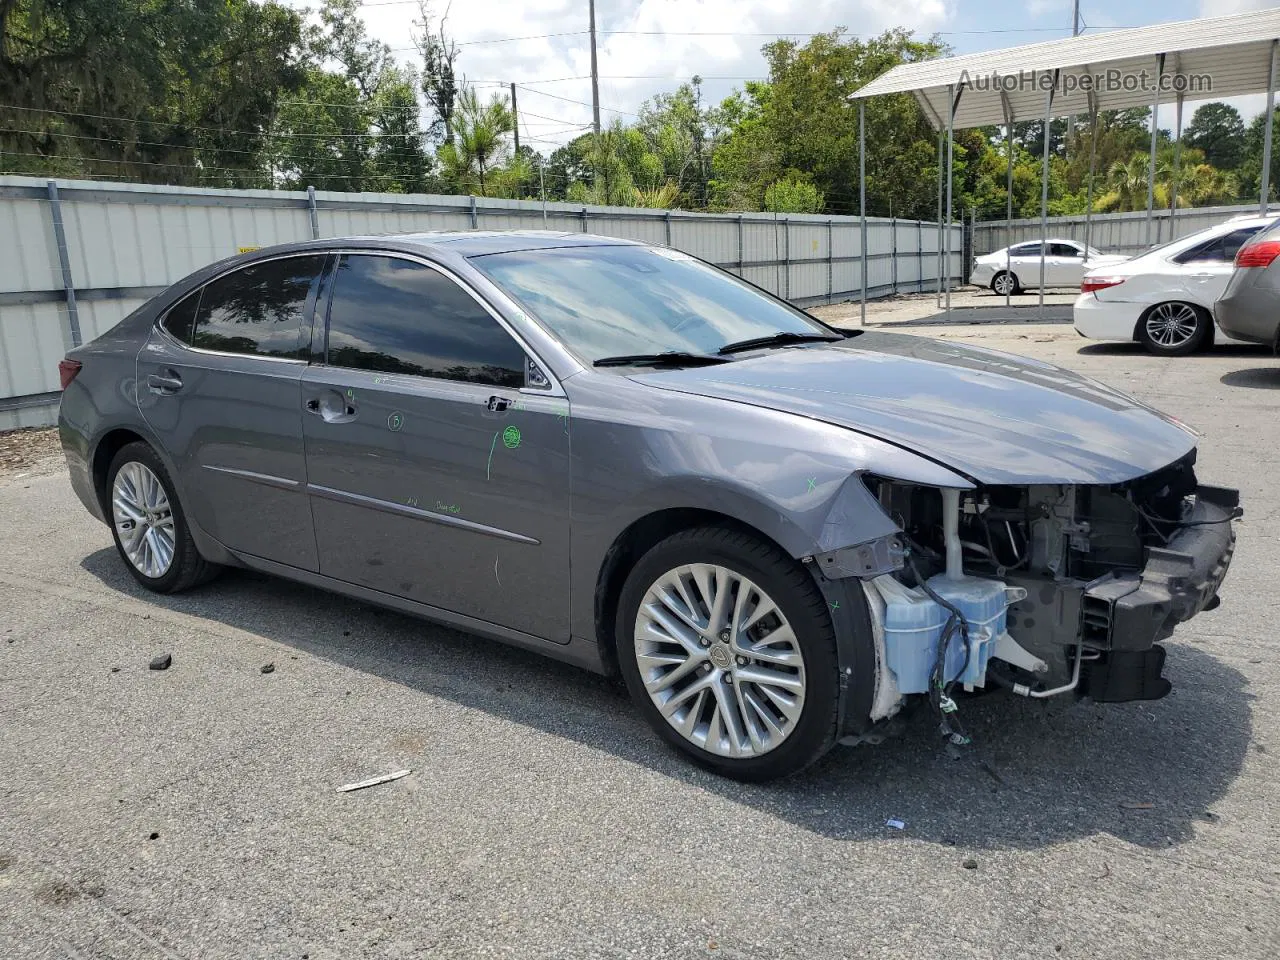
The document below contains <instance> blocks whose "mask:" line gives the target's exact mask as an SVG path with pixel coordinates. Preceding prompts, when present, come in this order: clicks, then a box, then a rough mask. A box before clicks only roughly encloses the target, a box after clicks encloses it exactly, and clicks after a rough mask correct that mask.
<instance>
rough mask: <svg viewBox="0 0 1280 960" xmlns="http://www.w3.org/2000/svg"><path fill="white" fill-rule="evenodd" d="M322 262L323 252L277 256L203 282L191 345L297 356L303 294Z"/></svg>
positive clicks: (304, 306) (202, 347) (308, 287)
mask: <svg viewBox="0 0 1280 960" xmlns="http://www.w3.org/2000/svg"><path fill="white" fill-rule="evenodd" d="M324 261H325V257H324V255H323V254H320V255H315V254H313V255H309V256H305V257H283V258H281V259H279V260H268V261H266V262H265V263H257V264H253V265H252V266H248V267H243V268H242V269H240V270H236V271H235V272H234V273H229V274H227V275H226V276H222V277H219V278H218V279H217V280H214V281H212V282H211V283H209V284H207V285H206V286H205V288H204V295H203V296H202V297H201V298H200V309H199V311H198V312H197V314H196V322H195V330H194V332H193V334H192V337H191V345H192V346H193V347H199V348H200V349H202V350H218V351H221V352H223V353H246V354H250V355H252V356H258V357H288V358H296V357H298V356H299V345H300V340H299V338H300V335H301V332H302V324H303V322H304V320H305V314H306V306H307V297H308V296H309V294H310V293H311V288H312V286H314V285H315V284H316V282H317V281H318V280H319V279H320V273H321V271H322V270H323V269H324Z"/></svg>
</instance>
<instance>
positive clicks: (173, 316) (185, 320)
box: [160, 290, 200, 346]
mask: <svg viewBox="0 0 1280 960" xmlns="http://www.w3.org/2000/svg"><path fill="white" fill-rule="evenodd" d="M199 306H200V291H199V290H196V291H195V292H193V293H189V294H187V295H186V296H185V297H183V298H182V299H181V300H179V301H178V302H177V303H175V304H174V305H173V306H172V307H170V308H169V312H168V313H166V314H165V315H164V319H163V320H161V321H160V325H161V326H162V327H164V328H165V329H166V330H168V331H169V335H170V336H172V337H173V338H174V339H175V340H177V341H178V342H179V343H184V344H187V345H188V346H190V345H191V329H192V328H193V327H194V326H195V325H196V309H197V308H198V307H199Z"/></svg>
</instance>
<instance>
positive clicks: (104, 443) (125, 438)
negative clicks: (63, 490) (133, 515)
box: [89, 427, 163, 522]
mask: <svg viewBox="0 0 1280 960" xmlns="http://www.w3.org/2000/svg"><path fill="white" fill-rule="evenodd" d="M131 443H145V444H146V445H147V446H149V447H151V449H152V450H155V449H156V445H155V444H154V443H152V441H151V439H150V438H149V437H146V436H144V435H143V434H141V433H139V432H138V431H137V430H134V429H131V428H129V427H116V428H114V429H112V430H108V431H107V432H106V433H105V434H103V435H102V436H101V437H100V438H99V439H98V442H97V443H96V444H94V448H93V454H92V456H91V457H90V461H89V475H90V477H92V479H93V492H94V493H95V494H96V495H97V497H98V503H99V505H101V507H102V512H103V514H104V515H105V516H107V517H108V518H110V516H111V499H110V497H109V496H108V491H107V471H108V470H109V469H110V468H111V461H112V460H114V459H115V456H116V454H117V453H119V452H120V451H121V450H123V449H124V448H125V447H127V446H128V445H129V444H131ZM156 455H157V456H161V459H163V456H162V455H161V454H160V452H159V451H158V450H157V451H156ZM108 522H109V520H108Z"/></svg>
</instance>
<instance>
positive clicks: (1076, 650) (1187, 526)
mask: <svg viewBox="0 0 1280 960" xmlns="http://www.w3.org/2000/svg"><path fill="white" fill-rule="evenodd" d="M1194 461H1195V451H1194V450H1192V451H1191V452H1190V453H1188V454H1187V455H1186V456H1185V457H1183V458H1182V459H1180V460H1178V461H1177V462H1175V463H1173V464H1170V465H1169V466H1167V467H1165V468H1163V469H1160V470H1157V471H1155V472H1153V473H1150V474H1147V475H1145V476H1142V477H1139V478H1137V479H1133V480H1129V481H1126V482H1123V483H1117V484H1111V485H1083V484H1081V485H1069V484H1063V485H1059V484H1031V485H1026V486H978V487H975V488H973V489H970V490H956V489H940V488H938V487H929V486H921V485H915V484H910V483H902V482H898V481H893V480H886V479H882V478H879V477H873V476H869V475H868V476H866V477H864V480H865V482H866V483H867V486H868V488H869V490H870V491H871V493H872V494H873V495H874V496H875V497H876V499H877V500H878V501H879V503H880V506H881V507H882V508H883V509H884V511H885V513H886V514H887V515H888V516H889V517H891V518H892V519H893V520H894V522H895V523H896V524H897V526H898V527H899V529H900V531H901V533H900V535H899V536H897V537H887V538H882V539H881V540H879V541H876V542H875V543H866V544H862V545H859V546H858V547H853V548H846V549H845V550H841V551H835V552H832V553H828V554H824V555H820V556H816V557H814V562H815V563H816V564H817V565H818V569H819V570H821V571H822V572H823V574H824V575H825V576H826V577H828V578H845V577H857V578H858V579H859V580H860V581H861V583H862V587H863V591H864V592H865V594H866V597H867V602H868V607H869V609H870V612H871V620H872V625H873V631H874V633H875V642H876V655H877V661H878V677H877V687H876V696H875V701H874V704H875V705H874V707H873V708H872V711H871V717H870V718H869V719H870V720H871V721H873V722H874V721H877V720H881V719H884V718H885V717H887V716H890V715H891V714H892V713H894V712H896V710H897V709H898V707H899V706H900V704H901V702H902V699H903V698H904V697H905V696H908V695H912V694H926V695H928V696H930V697H931V698H932V699H933V700H934V702H935V704H940V705H941V706H940V709H943V710H944V712H945V710H946V709H947V706H946V705H947V704H950V703H952V701H951V700H950V698H949V696H948V695H947V692H948V691H949V690H950V689H951V688H952V686H953V685H955V686H961V687H964V688H966V689H974V688H978V687H984V686H991V685H993V684H994V685H999V686H1004V687H1007V688H1009V689H1011V690H1013V691H1014V692H1016V693H1018V694H1021V695H1024V696H1028V697H1048V696H1054V695H1058V694H1065V693H1068V692H1074V693H1076V694H1078V695H1081V696H1089V697H1091V698H1093V699H1095V700H1099V701H1107V702H1120V701H1127V700H1155V699H1159V698H1160V697H1163V696H1164V695H1165V694H1167V693H1168V692H1169V690H1170V683H1169V681H1168V680H1167V679H1165V678H1164V676H1163V667H1164V661H1165V649H1164V647H1163V646H1161V644H1160V641H1161V640H1163V639H1165V638H1166V637H1168V636H1169V635H1170V634H1171V633H1172V632H1173V629H1174V627H1175V626H1176V625H1177V624H1178V623H1181V622H1182V621H1184V620H1188V619H1190V618H1191V617H1193V616H1195V614H1197V613H1199V612H1200V611H1201V610H1206V609H1213V608H1214V607H1215V606H1217V604H1218V602H1219V601H1218V596H1217V592H1218V588H1219V586H1220V585H1221V583H1222V581H1223V578H1224V577H1225V576H1226V572H1227V568H1228V566H1229V565H1230V563H1231V556H1232V552H1233V550H1234V547H1235V534H1234V531H1233V530H1232V521H1233V520H1234V519H1236V518H1237V517H1239V516H1240V515H1241V510H1240V508H1239V505H1238V504H1239V494H1238V492H1237V491H1235V490H1231V489H1227V488H1223V487H1209V486H1202V485H1199V484H1198V483H1197V481H1196V478H1195V472H1194V469H1193V467H1194ZM850 719H852V718H850ZM944 726H945V719H944ZM850 729H852V728H851V727H850Z"/></svg>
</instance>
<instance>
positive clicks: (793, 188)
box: [764, 173, 822, 213]
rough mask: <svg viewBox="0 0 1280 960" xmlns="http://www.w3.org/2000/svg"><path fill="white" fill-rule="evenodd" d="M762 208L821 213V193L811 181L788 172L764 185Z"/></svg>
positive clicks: (785, 211) (781, 211)
mask: <svg viewBox="0 0 1280 960" xmlns="http://www.w3.org/2000/svg"><path fill="white" fill-rule="evenodd" d="M764 208H765V210H767V211H769V212H770V213H821V212H822V194H821V193H819V192H818V188H817V187H815V186H814V185H813V184H812V183H809V182H808V181H807V180H802V179H801V178H800V177H799V175H797V174H794V173H790V174H788V175H787V176H785V177H783V178H782V179H781V180H776V181H774V182H773V183H771V184H769V186H767V187H765V191H764Z"/></svg>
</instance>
